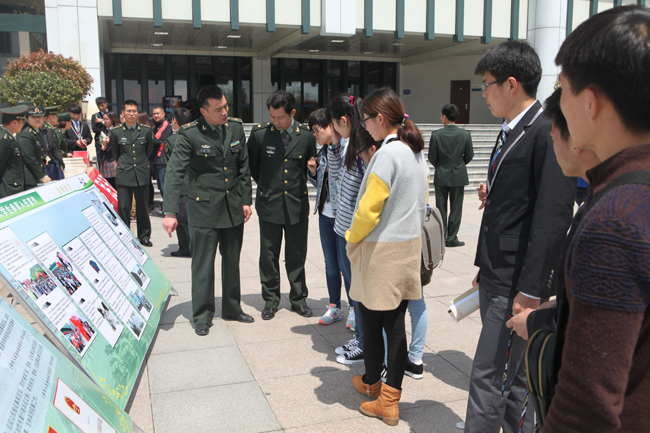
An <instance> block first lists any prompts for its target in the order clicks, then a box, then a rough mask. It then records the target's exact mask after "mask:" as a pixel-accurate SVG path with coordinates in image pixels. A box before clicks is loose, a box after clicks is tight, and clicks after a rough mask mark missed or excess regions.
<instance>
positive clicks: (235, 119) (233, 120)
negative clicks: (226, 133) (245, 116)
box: [228, 117, 244, 123]
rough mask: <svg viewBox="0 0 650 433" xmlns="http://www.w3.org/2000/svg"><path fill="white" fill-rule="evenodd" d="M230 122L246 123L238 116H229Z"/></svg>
mask: <svg viewBox="0 0 650 433" xmlns="http://www.w3.org/2000/svg"><path fill="white" fill-rule="evenodd" d="M228 122H237V123H244V121H243V120H241V119H240V118H238V117H229V118H228Z"/></svg>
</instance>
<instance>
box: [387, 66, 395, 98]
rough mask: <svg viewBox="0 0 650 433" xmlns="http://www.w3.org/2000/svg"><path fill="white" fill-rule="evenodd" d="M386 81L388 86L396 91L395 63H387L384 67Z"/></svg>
mask: <svg viewBox="0 0 650 433" xmlns="http://www.w3.org/2000/svg"><path fill="white" fill-rule="evenodd" d="M386 83H387V84H388V86H389V87H390V88H391V89H393V90H395V91H397V63H389V64H388V68H387V69H386Z"/></svg>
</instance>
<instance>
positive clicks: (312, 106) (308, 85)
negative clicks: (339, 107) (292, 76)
mask: <svg viewBox="0 0 650 433" xmlns="http://www.w3.org/2000/svg"><path fill="white" fill-rule="evenodd" d="M318 85H319V82H318V80H314V81H306V82H305V83H304V89H303V91H304V94H305V102H304V103H303V107H304V108H303V112H302V117H301V118H299V120H300V121H301V122H307V119H309V115H310V114H311V113H312V112H314V111H316V110H318V108H319V106H318Z"/></svg>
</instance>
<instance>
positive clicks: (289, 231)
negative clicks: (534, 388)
mask: <svg viewBox="0 0 650 433" xmlns="http://www.w3.org/2000/svg"><path fill="white" fill-rule="evenodd" d="M308 229H309V219H308V218H305V219H304V220H302V221H300V222H298V223H296V224H293V225H289V224H274V223H270V222H267V221H262V220H260V281H261V283H262V298H263V299H264V301H266V305H265V307H271V308H277V307H278V305H279V304H280V266H279V259H280V247H281V245H282V232H284V236H285V244H284V260H285V267H286V270H287V277H288V278H289V285H290V287H291V291H290V292H289V300H290V301H291V305H293V306H296V307H302V306H304V305H306V303H305V300H306V299H307V295H308V291H307V282H306V281H305V259H306V258H307V230H308Z"/></svg>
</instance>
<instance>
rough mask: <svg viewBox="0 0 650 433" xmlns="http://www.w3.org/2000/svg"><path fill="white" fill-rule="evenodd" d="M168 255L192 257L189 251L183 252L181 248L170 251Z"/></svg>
mask: <svg viewBox="0 0 650 433" xmlns="http://www.w3.org/2000/svg"><path fill="white" fill-rule="evenodd" d="M169 255H170V256H172V257H192V255H191V254H190V253H184V252H182V251H181V250H178V251H172V252H171V253H169Z"/></svg>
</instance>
